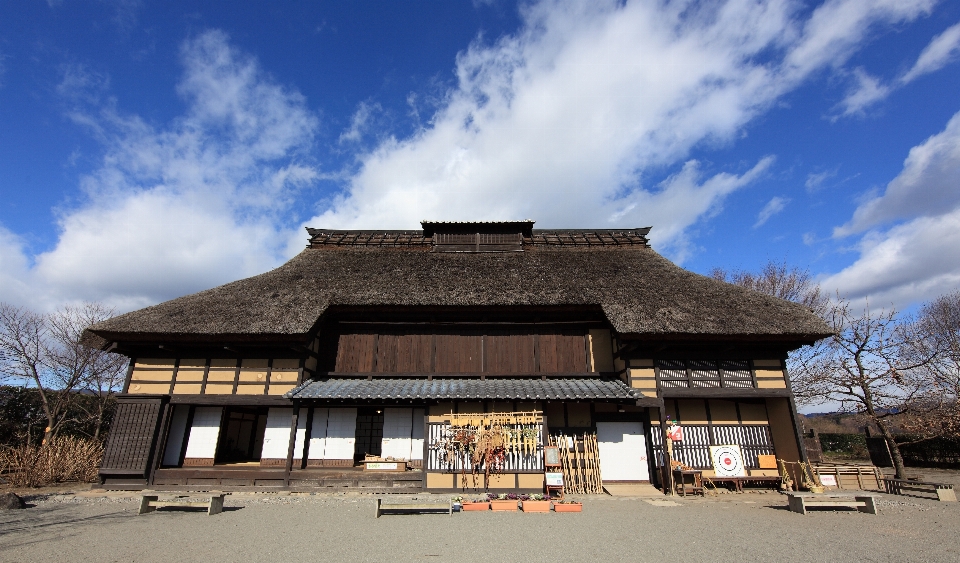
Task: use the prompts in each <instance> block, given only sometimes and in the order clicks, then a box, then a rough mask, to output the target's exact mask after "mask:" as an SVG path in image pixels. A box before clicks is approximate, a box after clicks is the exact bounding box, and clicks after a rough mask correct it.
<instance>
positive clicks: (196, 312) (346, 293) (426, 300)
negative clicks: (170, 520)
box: [91, 246, 829, 341]
mask: <svg viewBox="0 0 960 563" xmlns="http://www.w3.org/2000/svg"><path fill="white" fill-rule="evenodd" d="M378 305H384V306H400V307H405V306H410V307H418V306H424V307H461V306H471V307H484V306H509V307H518V306H520V307H522V306H547V307H549V306H599V307H600V308H601V309H602V310H603V312H604V314H605V315H606V317H607V319H608V320H609V322H610V324H611V325H612V326H613V328H614V329H615V330H616V331H618V332H619V333H621V334H635V335H660V336H668V335H689V336H705V335H713V336H732V337H740V336H767V337H771V336H773V337H790V338H794V339H796V340H803V341H807V340H813V339H816V338H818V337H822V336H825V335H827V334H828V333H829V329H828V327H827V326H826V325H825V324H824V322H823V321H822V320H820V319H819V318H818V317H817V316H816V315H814V314H813V313H812V312H811V311H810V310H809V309H807V308H806V307H803V306H802V305H799V304H796V303H792V302H789V301H785V300H782V299H777V298H775V297H771V296H768V295H765V294H761V293H758V292H755V291H751V290H748V289H744V288H741V287H738V286H734V285H731V284H727V283H723V282H720V281H717V280H714V279H711V278H707V277H705V276H701V275H699V274H695V273H693V272H690V271H687V270H684V269H682V268H680V267H679V266H676V265H675V264H673V263H672V262H670V261H669V260H667V259H665V258H663V257H662V256H660V255H659V254H657V253H656V252H655V251H653V250H652V249H650V248H643V247H637V246H634V247H632V248H609V247H608V248H607V249H604V250H602V251H598V250H595V249H588V248H565V249H562V250H560V249H557V250H553V249H550V248H544V249H538V250H537V251H535V252H510V253H506V252H505V253H475V254H474V253H462V254H458V253H433V252H409V251H404V250H402V249H397V248H369V247H353V248H337V249H336V250H333V249H311V248H308V249H306V250H304V251H302V252H301V253H300V254H298V255H297V256H295V257H294V258H293V259H291V260H290V261H289V262H287V263H286V264H284V265H282V266H280V267H279V268H277V269H275V270H271V271H269V272H266V273H264V274H260V275H258V276H253V277H250V278H246V279H242V280H239V281H235V282H231V283H228V284H225V285H222V286H219V287H215V288H213V289H209V290H206V291H201V292H199V293H195V294H192V295H187V296H184V297H179V298H177V299H173V300H171V301H167V302H164V303H160V304H158V305H154V306H152V307H147V308H145V309H141V310H138V311H133V312H131V313H127V314H125V315H120V316H118V317H115V318H113V319H110V320H108V321H104V322H102V323H98V324H97V325H94V326H93V327H91V330H92V331H93V332H94V333H96V334H98V335H99V336H102V337H108V336H117V335H119V334H126V335H128V336H131V337H132V336H134V335H138V334H139V335H144V334H152V335H196V336H198V337H200V336H206V337H211V336H215V335H264V336H278V335H305V334H307V333H309V331H310V330H311V329H312V328H313V327H314V325H315V324H316V322H317V320H318V319H319V318H320V316H321V315H322V314H323V313H324V311H326V310H327V309H328V308H329V307H331V306H378Z"/></svg>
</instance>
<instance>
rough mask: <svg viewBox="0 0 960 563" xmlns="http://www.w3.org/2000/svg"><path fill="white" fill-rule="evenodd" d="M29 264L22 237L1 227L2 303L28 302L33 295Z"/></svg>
mask: <svg viewBox="0 0 960 563" xmlns="http://www.w3.org/2000/svg"><path fill="white" fill-rule="evenodd" d="M28 262H29V261H28V260H27V257H26V252H25V249H24V244H23V241H22V240H20V237H18V236H17V235H15V234H13V233H11V232H10V231H8V230H7V229H4V228H3V227H2V226H0V296H2V297H0V301H7V302H13V303H18V304H20V303H27V302H28V300H29V297H30V296H31V294H32V293H33V290H32V289H31V286H32V285H33V284H32V283H31V282H32V280H31V279H30V277H31V274H30V267H29V263H28Z"/></svg>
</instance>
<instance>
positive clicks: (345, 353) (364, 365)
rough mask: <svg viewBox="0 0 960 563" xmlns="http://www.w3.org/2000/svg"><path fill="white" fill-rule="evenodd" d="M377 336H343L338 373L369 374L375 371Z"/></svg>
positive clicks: (338, 354)
mask: <svg viewBox="0 0 960 563" xmlns="http://www.w3.org/2000/svg"><path fill="white" fill-rule="evenodd" d="M376 343H377V335H376V334H341V335H340V345H339V347H338V348H337V371H344V372H351V373H368V372H371V371H373V360H374V345H375V344H376Z"/></svg>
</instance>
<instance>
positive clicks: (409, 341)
mask: <svg viewBox="0 0 960 563" xmlns="http://www.w3.org/2000/svg"><path fill="white" fill-rule="evenodd" d="M432 356H433V335H430V334H381V335H379V337H378V340H377V365H376V371H377V372H379V373H426V372H429V371H430V369H431V367H430V366H431V357H432Z"/></svg>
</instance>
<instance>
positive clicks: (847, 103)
mask: <svg viewBox="0 0 960 563" xmlns="http://www.w3.org/2000/svg"><path fill="white" fill-rule="evenodd" d="M958 54H960V23H958V24H955V25H953V26H951V27H949V28H947V29H946V30H945V31H944V32H943V33H941V34H940V35H937V36H936V37H934V38H933V39H932V40H931V41H930V43H929V44H928V45H927V46H926V48H924V50H923V52H921V53H920V56H919V57H918V58H917V61H916V62H915V63H914V64H913V67H912V68H911V69H910V70H909V71H907V72H906V73H904V74H903V75H902V76H901V77H900V78H899V79H898V80H897V81H896V83H894V84H892V85H887V84H883V83H882V82H881V81H880V79H879V78H877V77H875V76H871V75H870V74H869V73H867V71H866V70H864V69H863V68H857V69H855V70H854V71H853V75H854V78H855V79H856V84H855V85H854V87H853V88H851V89H850V92H848V93H847V96H846V98H844V99H843V101H841V102H840V103H839V104H837V107H838V108H839V109H841V110H842V112H841V114H840V115H837V116H834V117H832V118H831V119H832V120H833V121H836V120H837V119H839V118H840V117H849V116H851V115H861V114H863V112H864V110H865V109H866V108H868V107H869V106H872V105H873V104H875V103H877V102H879V101H881V100H883V99H885V98H886V97H887V96H889V95H890V94H891V93H892V92H894V91H895V90H896V89H897V88H899V87H901V86H903V85H905V84H907V83H909V82H912V81H913V80H915V79H916V78H917V77H919V76H922V75H924V74H929V73H931V72H935V71H937V70H940V69H941V68H943V67H944V66H946V65H947V64H949V63H950V62H952V61H953V60H954V59H956V57H957V55H958Z"/></svg>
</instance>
